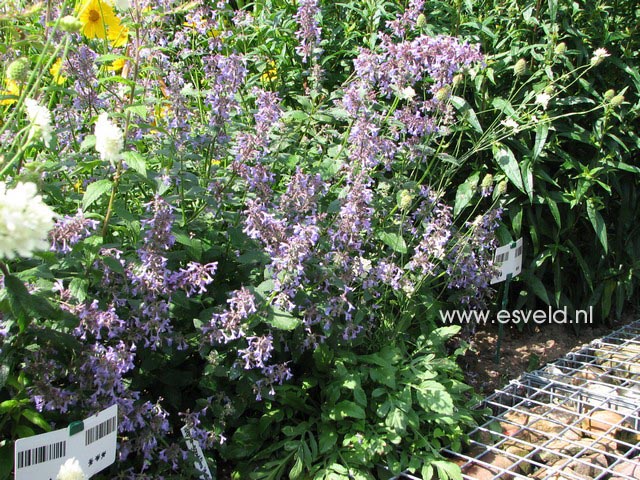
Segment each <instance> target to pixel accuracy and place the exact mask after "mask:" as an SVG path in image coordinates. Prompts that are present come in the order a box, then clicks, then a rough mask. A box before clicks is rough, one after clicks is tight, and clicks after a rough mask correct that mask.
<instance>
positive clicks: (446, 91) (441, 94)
mask: <svg viewBox="0 0 640 480" xmlns="http://www.w3.org/2000/svg"><path fill="white" fill-rule="evenodd" d="M450 96H451V87H450V86H449V85H445V86H444V87H442V88H441V89H440V90H438V91H437V92H436V94H435V97H436V100H438V101H439V102H446V101H447V100H448V99H449V97H450Z"/></svg>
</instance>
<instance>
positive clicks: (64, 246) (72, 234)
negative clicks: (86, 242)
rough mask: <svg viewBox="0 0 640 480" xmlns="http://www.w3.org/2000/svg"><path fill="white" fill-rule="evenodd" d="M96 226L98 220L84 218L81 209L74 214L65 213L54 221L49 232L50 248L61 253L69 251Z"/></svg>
mask: <svg viewBox="0 0 640 480" xmlns="http://www.w3.org/2000/svg"><path fill="white" fill-rule="evenodd" d="M96 228H98V222H97V221H96V220H91V219H89V218H86V217H85V216H84V214H83V213H82V210H78V213H76V214H75V215H74V216H70V215H65V216H64V217H63V218H62V219H60V220H58V221H56V224H55V225H54V226H53V229H52V230H51V232H49V237H50V240H51V250H52V251H54V252H58V253H61V254H65V253H69V252H70V251H71V247H73V246H74V245H75V244H76V243H78V242H79V241H80V240H82V239H84V238H87V237H88V236H89V235H91V234H92V233H93V232H94V231H95V229H96Z"/></svg>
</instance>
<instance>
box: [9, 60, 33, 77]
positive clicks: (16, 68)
mask: <svg viewBox="0 0 640 480" xmlns="http://www.w3.org/2000/svg"><path fill="white" fill-rule="evenodd" d="M30 66H31V62H30V61H29V59H28V58H26V57H20V58H16V59H15V60H14V61H13V62H11V63H10V64H9V66H8V67H7V78H8V79H9V80H13V81H14V82H19V83H25V82H26V81H27V80H28V79H29V67H30Z"/></svg>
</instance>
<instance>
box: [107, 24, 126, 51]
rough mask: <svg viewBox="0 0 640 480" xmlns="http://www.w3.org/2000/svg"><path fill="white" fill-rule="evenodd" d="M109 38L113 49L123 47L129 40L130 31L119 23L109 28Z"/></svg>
mask: <svg viewBox="0 0 640 480" xmlns="http://www.w3.org/2000/svg"><path fill="white" fill-rule="evenodd" d="M107 38H108V39H109V42H111V46H112V47H123V46H124V45H126V44H127V41H128V40H129V29H128V28H127V27H125V26H124V25H122V24H121V23H120V22H118V24H117V25H114V26H110V27H109V33H108V34H107Z"/></svg>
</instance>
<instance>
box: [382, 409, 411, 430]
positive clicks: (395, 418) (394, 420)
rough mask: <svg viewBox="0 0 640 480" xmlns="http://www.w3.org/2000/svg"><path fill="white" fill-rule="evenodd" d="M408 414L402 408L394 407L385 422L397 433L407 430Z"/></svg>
mask: <svg viewBox="0 0 640 480" xmlns="http://www.w3.org/2000/svg"><path fill="white" fill-rule="evenodd" d="M407 423H408V422H407V414H406V413H404V412H403V411H402V410H401V409H400V408H394V409H392V410H391V412H390V413H389V414H388V415H387V418H386V419H385V421H384V424H385V425H386V426H387V427H388V428H390V429H391V430H393V431H394V432H395V433H399V434H401V433H404V432H405V431H406V430H407Z"/></svg>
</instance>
